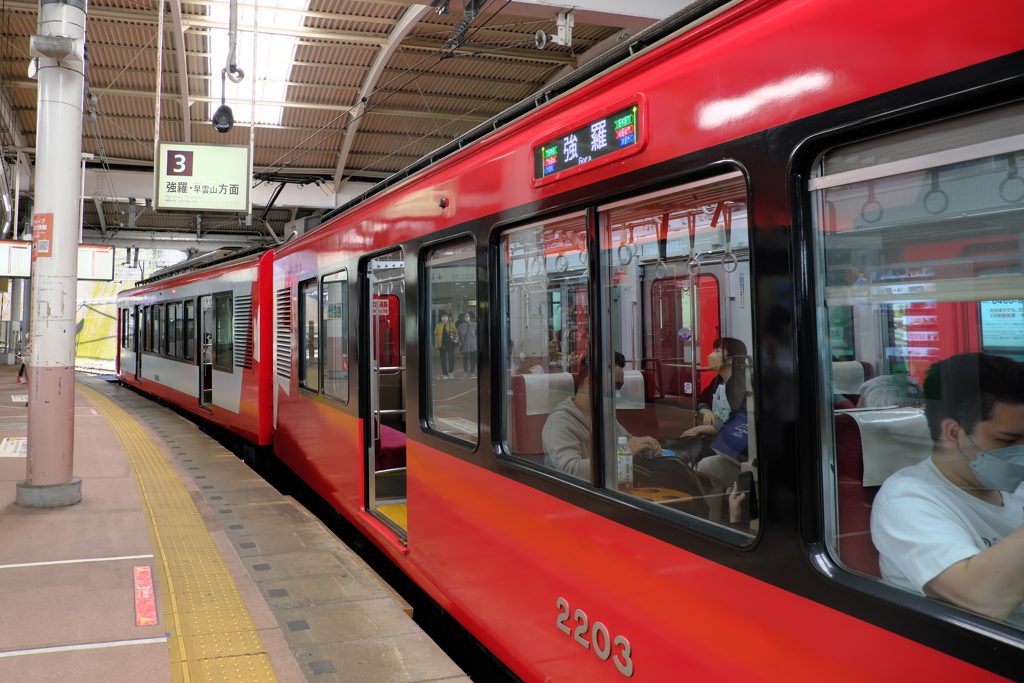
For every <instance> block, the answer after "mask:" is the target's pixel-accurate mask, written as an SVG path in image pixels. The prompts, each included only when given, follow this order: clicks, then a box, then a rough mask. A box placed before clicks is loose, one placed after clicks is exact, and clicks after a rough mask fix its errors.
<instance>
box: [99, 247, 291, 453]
mask: <svg viewBox="0 0 1024 683" xmlns="http://www.w3.org/2000/svg"><path fill="white" fill-rule="evenodd" d="M273 257H274V255H273V252H272V251H267V250H246V251H244V252H237V253H230V254H226V255H223V254H219V253H216V252H215V253H214V254H213V255H212V257H210V258H203V259H199V260H196V261H187V262H185V263H183V264H180V265H179V266H174V267H171V268H167V269H165V270H163V271H160V272H159V273H157V274H156V275H155V276H152V277H150V278H149V279H147V280H144V281H142V282H139V283H137V284H136V287H135V288H134V289H130V290H126V291H124V292H122V293H120V294H119V295H118V298H117V311H118V338H119V343H118V357H117V363H116V370H117V376H118V379H120V381H121V382H123V383H124V384H126V385H129V386H132V387H135V388H136V389H139V390H141V391H144V392H146V393H148V394H151V395H153V396H155V397H157V398H160V399H162V400H164V401H167V402H168V403H171V404H173V405H176V406H178V407H180V408H183V409H184V410H187V411H189V412H191V413H193V414H195V415H198V416H199V417H201V418H203V419H204V420H207V421H209V422H212V423H214V424H216V425H219V426H220V427H222V428H224V429H227V430H229V431H230V432H232V433H235V434H237V435H239V436H241V437H242V438H244V439H245V440H246V441H248V442H250V443H251V444H253V445H255V446H260V447H269V446H270V444H271V441H272V436H273V435H272V427H273V416H272V414H271V410H272V408H271V406H272V398H271V384H272V377H273V371H272V365H273V340H272V338H271V334H272V319H273V314H272V298H271V293H270V292H271V289H270V284H271V278H272V277H273Z"/></svg>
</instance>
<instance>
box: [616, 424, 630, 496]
mask: <svg viewBox="0 0 1024 683" xmlns="http://www.w3.org/2000/svg"><path fill="white" fill-rule="evenodd" d="M615 453H616V455H615V460H616V474H617V480H618V484H619V490H620V491H622V492H623V493H632V492H633V453H632V452H631V451H630V450H629V445H627V443H626V437H624V436H620V437H619V446H618V448H616V449H615Z"/></svg>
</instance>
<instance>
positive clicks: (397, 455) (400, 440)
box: [374, 424, 405, 472]
mask: <svg viewBox="0 0 1024 683" xmlns="http://www.w3.org/2000/svg"><path fill="white" fill-rule="evenodd" d="M398 467H405V432H401V431H399V430H397V429H394V428H392V427H388V426H387V425H384V424H382V425H381V426H380V441H379V442H378V448H377V457H376V459H375V461H374V469H375V470H376V471H378V472H380V471H381V470H391V469H395V468H398Z"/></svg>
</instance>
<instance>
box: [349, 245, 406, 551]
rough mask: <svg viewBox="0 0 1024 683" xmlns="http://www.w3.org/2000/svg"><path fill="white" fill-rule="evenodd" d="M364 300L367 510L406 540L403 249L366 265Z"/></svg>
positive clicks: (362, 358)
mask: <svg viewBox="0 0 1024 683" xmlns="http://www.w3.org/2000/svg"><path fill="white" fill-rule="evenodd" d="M360 276H361V277H360V281H361V282H363V283H364V289H363V291H362V293H361V294H360V296H362V297H363V303H364V305H365V307H366V309H367V311H368V312H369V316H368V321H369V324H368V325H367V326H366V328H365V329H364V330H363V331H362V335H363V340H362V347H363V348H364V349H367V353H363V354H360V361H359V362H360V365H361V367H360V375H361V376H362V377H363V378H364V379H363V381H362V382H361V383H360V402H359V404H360V406H361V410H362V416H363V418H364V419H363V422H364V425H365V426H366V427H365V428H366V434H365V439H364V443H365V444H366V446H365V458H366V460H365V463H366V467H365V470H364V471H365V472H366V509H367V510H368V511H369V512H370V513H371V514H373V515H375V516H376V517H378V518H379V519H381V520H382V521H383V522H384V523H385V524H387V525H388V526H389V527H391V528H392V529H393V530H394V531H395V532H396V533H397V534H398V535H399V536H400V537H401V538H403V539H404V538H406V533H407V529H408V526H409V525H408V508H407V505H406V495H405V483H406V470H405V432H406V429H405V425H406V414H405V383H406V373H405V331H404V329H403V323H404V320H405V260H404V256H403V253H402V251H401V250H396V251H392V252H388V253H386V254H381V255H378V256H375V257H373V258H371V259H368V260H366V261H364V262H363V263H362V266H361V273H360Z"/></svg>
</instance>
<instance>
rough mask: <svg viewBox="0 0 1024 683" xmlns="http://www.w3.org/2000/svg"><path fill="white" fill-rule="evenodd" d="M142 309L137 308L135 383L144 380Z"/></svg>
mask: <svg viewBox="0 0 1024 683" xmlns="http://www.w3.org/2000/svg"><path fill="white" fill-rule="evenodd" d="M144 328H145V325H143V324H142V307H141V306H136V307H135V328H134V330H135V381H138V380H140V379H142V331H143V329H144Z"/></svg>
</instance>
